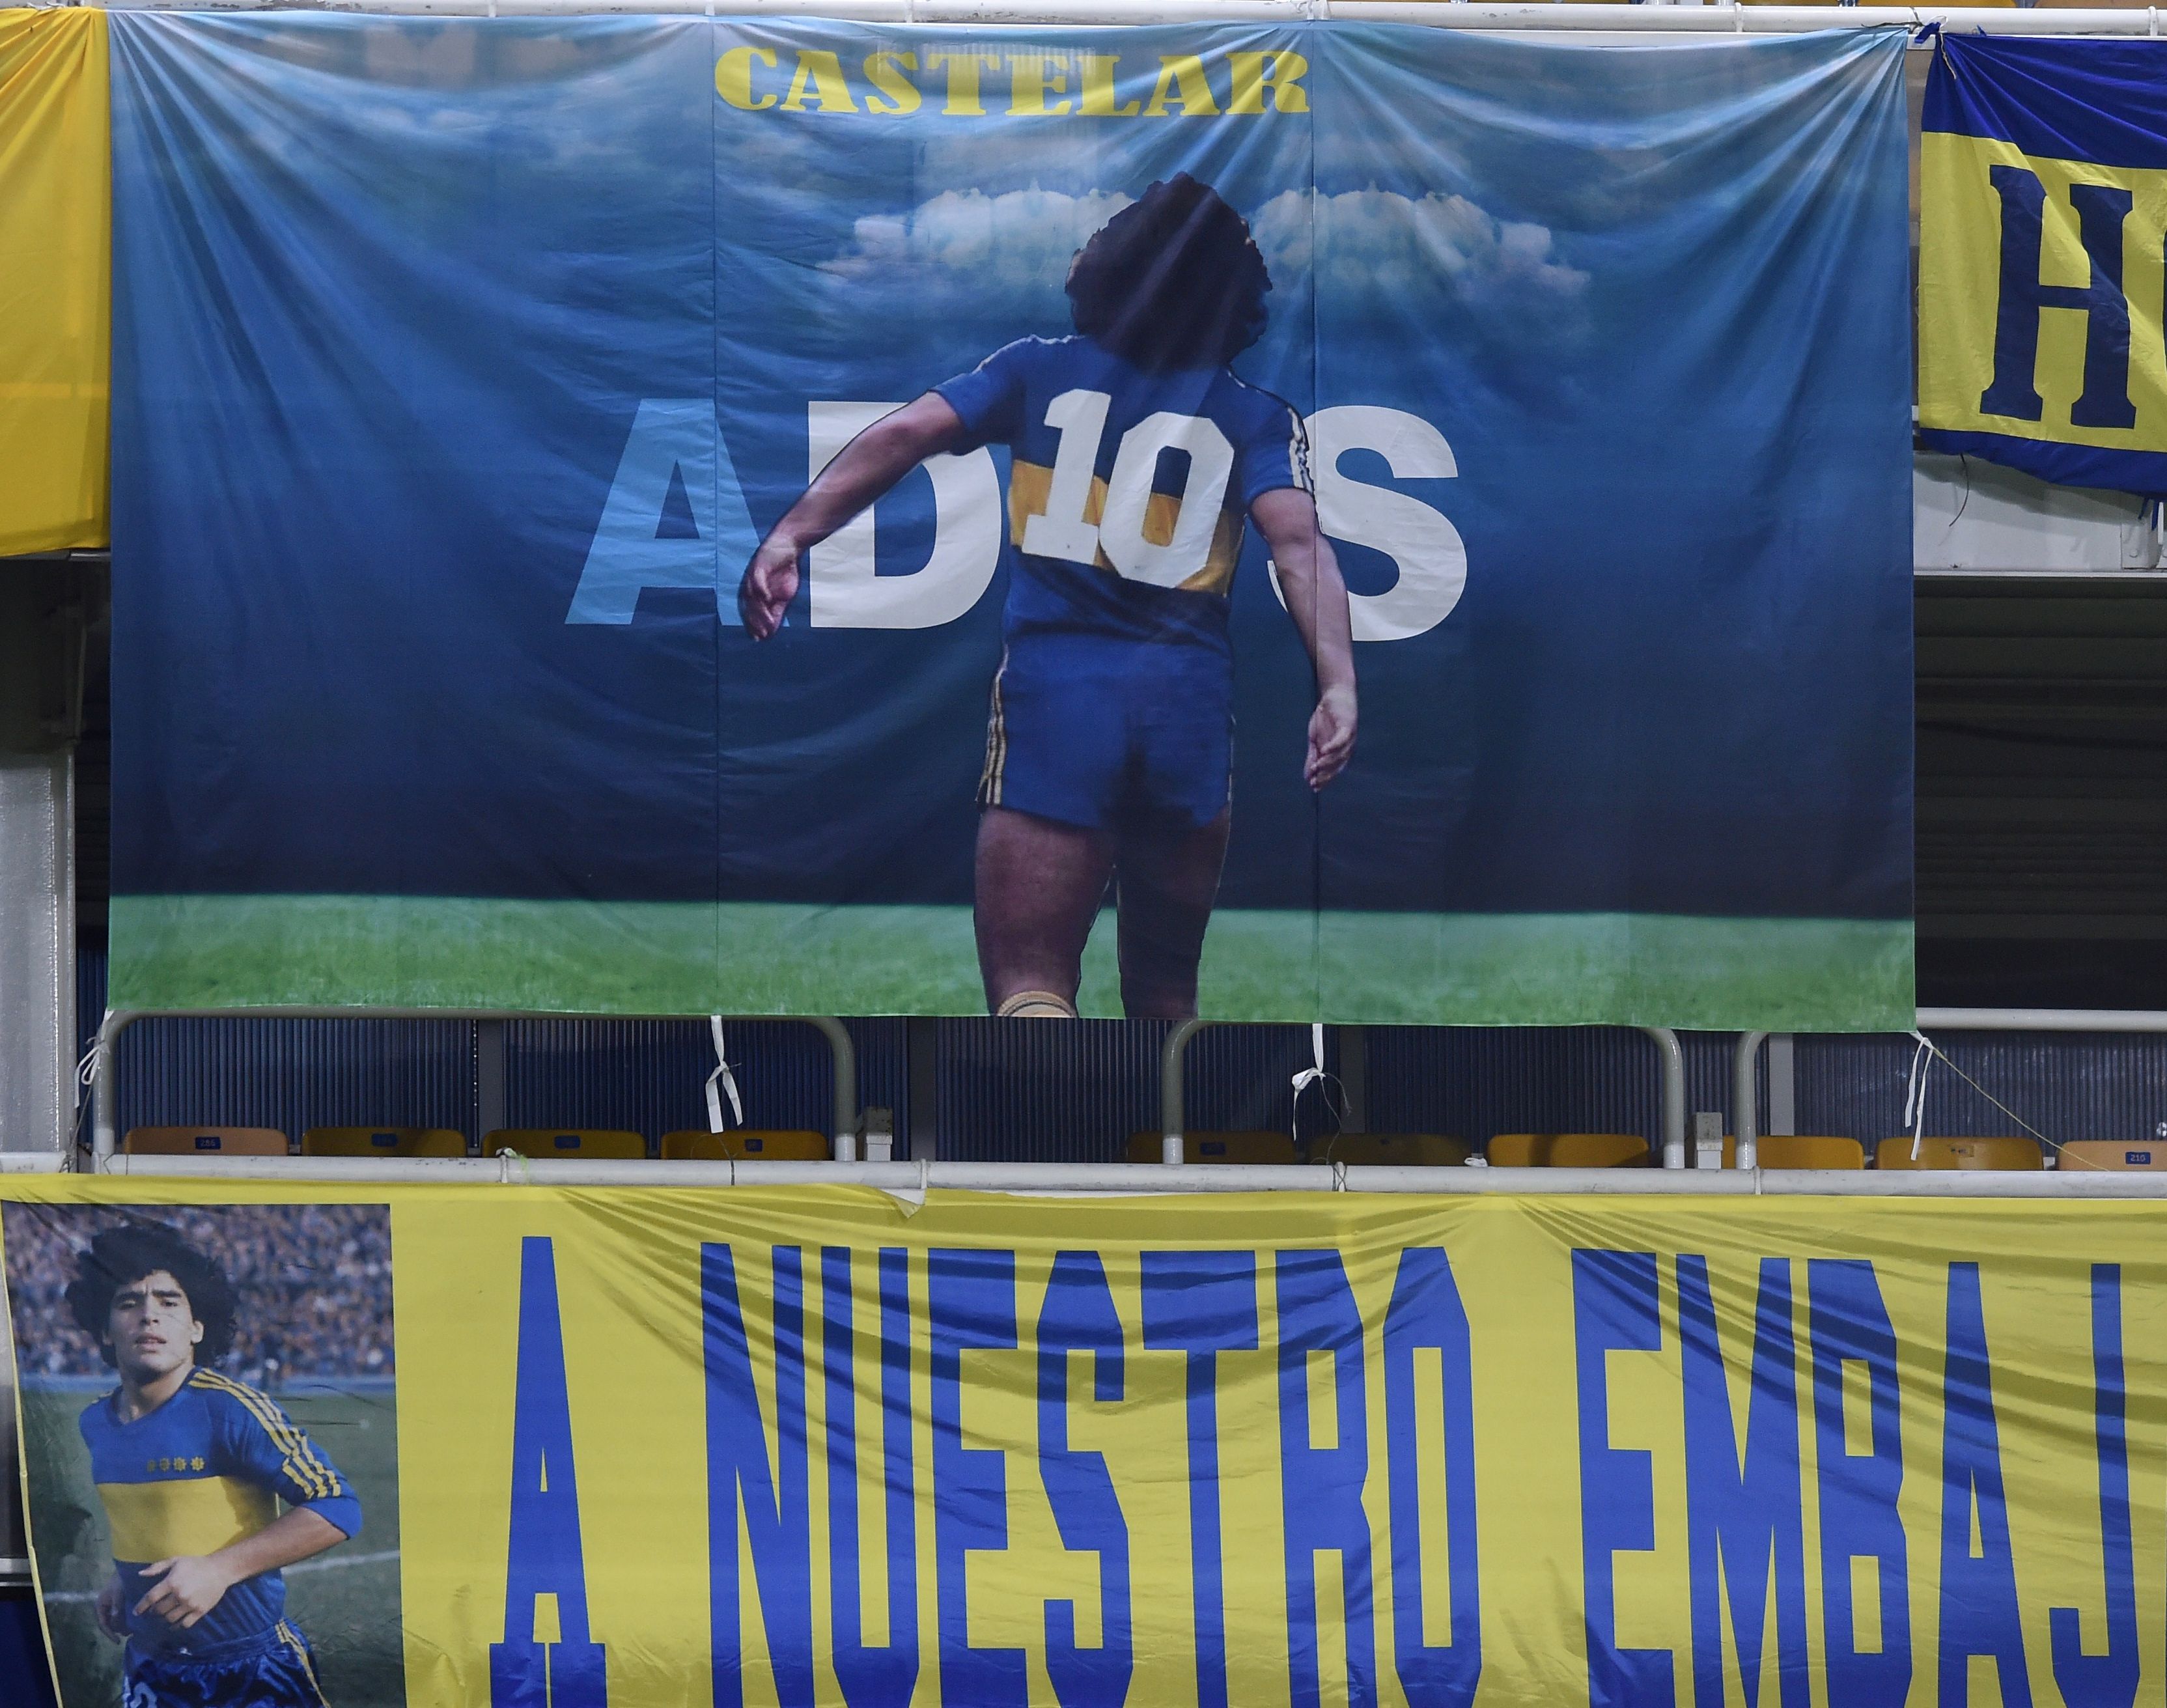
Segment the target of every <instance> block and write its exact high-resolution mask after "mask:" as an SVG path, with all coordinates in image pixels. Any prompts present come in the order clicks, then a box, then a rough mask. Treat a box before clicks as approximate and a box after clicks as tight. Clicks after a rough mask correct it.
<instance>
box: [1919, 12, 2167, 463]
mask: <svg viewBox="0 0 2167 1708" xmlns="http://www.w3.org/2000/svg"><path fill="white" fill-rule="evenodd" d="M1923 130H1924V136H1923V138H1922V142H1921V183H1920V194H1921V204H1920V252H1919V424H1920V429H1921V432H1920V438H1921V443H1923V444H1925V445H1926V447H1927V448H1930V449H1933V450H1940V451H1951V452H1969V453H1972V454H1976V455H1979V456H1984V457H1988V458H1990V459H1993V460H1994V461H1995V462H1998V463H2003V464H2008V465H2009V466H2010V467H2011V468H2016V469H2023V470H2025V471H2026V472H2027V473H2028V474H2032V475H2038V476H2039V477H2041V478H2042V479H2044V480H2057V481H2062V482H2064V483H2067V484H2069V485H2080V486H2108V487H2115V488H2118V489H2120V490H2122V491H2131V492H2143V493H2154V494H2157V493H2167V347H2163V345H2162V342H2161V319H2162V290H2163V288H2167V254H2164V253H2163V247H2162V246H2163V241H2167V42H2155V41H2085V40H2021V39H2015V38H2010V37H1999V36H1990V35H1960V36H1959V35H1945V36H1943V37H1942V41H1941V50H1940V51H1939V53H1938V54H1937V56H1936V57H1935V63H1934V69H1933V74H1932V76H1931V79H1930V80H1929V81H1928V83H1927V86H1926V113H1925V118H1924V125H1923Z"/></svg>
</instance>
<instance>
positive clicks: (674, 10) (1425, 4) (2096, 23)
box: [110, 0, 2159, 36]
mask: <svg viewBox="0 0 2167 1708" xmlns="http://www.w3.org/2000/svg"><path fill="white" fill-rule="evenodd" d="M263 3H264V0H110V9H112V10H114V11H167V10H188V11H192V12H194V11H254V10H258V9H261V8H262V5H263ZM285 3H286V4H288V5H289V6H291V7H293V8H294V9H298V10H310V11H337V12H366V13H392V14H400V15H421V16H431V17H468V18H536V17H563V16H567V15H572V14H576V13H654V14H658V15H671V14H674V15H678V16H683V15H685V14H686V13H690V14H691V15H694V16H706V17H714V18H790V17H799V18H834V19H850V20H854V21H858V22H862V23H869V24H913V25H927V26H935V27H938V26H941V25H950V26H962V27H967V28H983V27H984V26H986V25H988V24H1047V25H1068V24H1175V23H1184V24H1197V23H1227V24H1240V23H1260V24H1273V23H1281V24H1295V23H1303V22H1315V23H1332V22H1343V23H1350V24H1424V25H1428V26H1429V27H1430V28H1433V29H1489V30H1495V29H1504V30H1527V31H1542V32H1548V31H1553V30H1560V31H1595V32H1598V33H1602V34H1618V35H1645V34H1673V35H1675V34H1694V35H1799V34H1808V33H1810V32H1814V31H1819V30H1826V29H1875V28H1880V27H1885V26H1888V25H1892V24H1897V25H1903V26H1905V27H1908V28H1910V29H1918V28H1920V27H1921V25H1924V24H1940V25H1942V26H1943V27H1944V28H1946V29H1965V30H1984V31H1986V32H1988V33H1989V34H2000V35H2151V36H2156V35H2158V34H2159V9H2158V8H2133V9H2123V8H2106V7H2084V8H2068V9H2059V8H2055V9H2037V8H2000V7H1970V6H1920V7H1910V6H1760V5H1746V6H1740V5H1736V4H1731V3H1725V4H1720V5H1708V4H1700V3H1697V0H1683V3H1669V4H1666V3H1662V0H1656V3H1651V4H1645V5H1620V4H1607V5H1604V4H1597V5H1590V4H1581V3H1553V0H1530V3H1525V4H1498V3H1472V4H1466V3H1440V0H285Z"/></svg>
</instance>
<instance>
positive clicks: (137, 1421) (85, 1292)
mask: <svg viewBox="0 0 2167 1708" xmlns="http://www.w3.org/2000/svg"><path fill="white" fill-rule="evenodd" d="M67 1302H68V1307H69V1309H70V1310H71V1311H72V1313H73V1314H74V1317H75V1319H76V1321H77V1323H79V1324H81V1325H82V1329H83V1330H84V1332H85V1333H87V1334H89V1335H90V1336H91V1337H92V1339H94V1340H96V1341H97V1342H98V1345H99V1347H100V1349H101V1350H102V1351H103V1355H104V1357H105V1361H106V1362H107V1363H108V1364H109V1365H111V1366H113V1368H114V1372H115V1373H116V1374H117V1375H118V1376H119V1378H120V1382H119V1387H116V1388H114V1390H113V1392H110V1393H109V1394H106V1395H105V1396H103V1398H100V1399H98V1400H96V1401H94V1402H93V1403H92V1404H91V1405H90V1406H89V1407H88V1408H87V1409H86V1410H85V1411H84V1412H83V1414H82V1418H81V1419H80V1426H81V1429H82V1438H83V1440H84V1442H85V1443H86V1444H87V1445H88V1447H89V1449H90V1461H91V1472H92V1475H93V1478H94V1479H95V1481H96V1483H97V1484H98V1498H99V1500H100V1502H101V1503H103V1506H104V1508H105V1516H106V1523H107V1527H108V1529H109V1530H110V1532H111V1535H112V1541H113V1576H112V1577H111V1578H109V1580H108V1581H107V1583H106V1584H105V1587H104V1588H103V1589H102V1590H100V1591H99V1593H98V1624H99V1626H100V1627H101V1628H103V1630H104V1631H105V1632H106V1634H107V1635H108V1636H112V1637H114V1638H115V1639H118V1640H120V1641H123V1642H125V1643H126V1645H127V1648H126V1658H125V1668H124V1679H125V1684H124V1695H123V1700H122V1708H325V1700H324V1695H323V1692H322V1690H321V1688H320V1687H319V1685H318V1684H317V1682H316V1670H315V1656H314V1654H313V1652H311V1651H310V1647H309V1643H308V1640H307V1639H306V1638H305V1637H304V1636H302V1635H301V1633H300V1632H299V1631H298V1630H296V1629H295V1628H294V1626H293V1624H292V1623H291V1621H289V1620H288V1619H287V1618H286V1617H285V1606H286V1583H285V1579H284V1578H283V1575H282V1568H283V1567H287V1566H291V1565H294V1564H295V1563H297V1562H299V1561H302V1560H306V1559H309V1558H311V1557H314V1556H315V1555H317V1554H321V1553H322V1552H324V1551H325V1550H326V1548H330V1547H334V1546H336V1545H337V1544H339V1543H341V1542H342V1541H346V1540H347V1539H348V1538H349V1537H351V1536H356V1535H358V1534H359V1533H360V1530H361V1503H360V1501H359V1500H358V1499H357V1498H355V1495H354V1493H353V1488H352V1485H351V1484H350V1483H348V1482H347V1479H346V1478H345V1477H343V1476H342V1474H341V1473H340V1472H339V1470H338V1467H336V1466H335V1465H333V1464H332V1463H331V1461H329V1460H328V1459H326V1457H325V1456H323V1454H322V1453H321V1452H320V1451H318V1450H317V1448H316V1446H315V1444H314V1443H313V1442H311V1441H310V1439H309V1438H308V1436H307V1435H305V1434H303V1433H302V1431H301V1430H299V1428H297V1427H296V1426H295V1424H294V1421H293V1419H290V1418H289V1417H288V1416H287V1415H286V1414H285V1413H284V1412H283V1410H281V1409H280V1408H278V1405H277V1404H276V1403H273V1401H272V1400H270V1399H269V1398H267V1397H266V1396H264V1395H263V1394H261V1393H259V1392H257V1391H256V1390H255V1389H254V1388H252V1387H247V1386H246V1385H245V1384H243V1383H241V1382H235V1381H233V1380H232V1379H231V1378H230V1377H228V1376H221V1375H220V1374H219V1373H218V1372H217V1371H215V1369H213V1368H212V1367H211V1366H214V1365H215V1364H216V1363H217V1362H218V1361H219V1360H220V1358H221V1357H222V1356H224V1355H225V1352H226V1351H227V1350H228V1349H229V1348H230V1346H231V1345H232V1342H233V1329H234V1313H235V1310H236V1297H235V1293H234V1290H233V1287H232V1286H231V1284H230V1282H229V1281H227V1280H226V1277H225V1273H224V1271H223V1270H220V1267H219V1265H218V1264H217V1263H216V1262H215V1260H213V1259H212V1258H211V1257H209V1255H207V1254H204V1253H203V1252H200V1251H198V1250H197V1249H194V1248H193V1246H191V1245H190V1244H188V1242H187V1241H186V1240H184V1239H183V1238H182V1237H181V1236H180V1235H179V1234H177V1233H175V1232H174V1231H173V1230H172V1229H171V1228H167V1227H164V1226H162V1225H161V1224H158V1223H130V1224H128V1225H125V1226H123V1227H120V1228H110V1229H108V1230H107V1231H106V1232H104V1233H100V1234H99V1235H98V1237H97V1238H96V1239H94V1240H93V1241H92V1243H91V1245H90V1249H88V1250H87V1251H86V1252H85V1253H83V1254H82V1259H81V1261H80V1265H79V1267H78V1270H77V1276H76V1279H75V1281H73V1282H72V1284H71V1285H70V1286H69V1287H68V1290H67ZM281 1504H283V1508H284V1509H283V1511H282V1510H280V1507H281Z"/></svg>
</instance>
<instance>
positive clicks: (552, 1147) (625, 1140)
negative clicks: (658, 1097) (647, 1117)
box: [481, 1127, 647, 1162]
mask: <svg viewBox="0 0 2167 1708" xmlns="http://www.w3.org/2000/svg"><path fill="white" fill-rule="evenodd" d="M506 1150H514V1151H517V1152H518V1153H519V1154H520V1155H522V1156H523V1157H525V1158H527V1159H528V1160H529V1161H530V1162H563V1161H565V1160H567V1159H575V1158H576V1159H587V1160H590V1161H608V1162H627V1161H630V1160H631V1159H634V1158H640V1157H644V1156H645V1155H646V1154H647V1135H646V1134H645V1133H642V1132H624V1131H623V1130H622V1129H620V1128H617V1127H573V1128H570V1129H567V1130H564V1131H561V1132H560V1131H559V1130H558V1129H556V1128H554V1127H498V1128H496V1129H495V1131H494V1132H488V1133H485V1134H484V1135H483V1136H482V1141H481V1154H483V1155H484V1156H495V1154H497V1153H498V1152H499V1151H506Z"/></svg>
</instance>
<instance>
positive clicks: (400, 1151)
mask: <svg viewBox="0 0 2167 1708" xmlns="http://www.w3.org/2000/svg"><path fill="white" fill-rule="evenodd" d="M301 1154H302V1155H303V1156H464V1155H465V1154H467V1136H466V1134H464V1132H454V1131H453V1129H452V1128H450V1127H310V1129H309V1130H308V1131H307V1132H305V1133H303V1134H302V1135H301Z"/></svg>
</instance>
